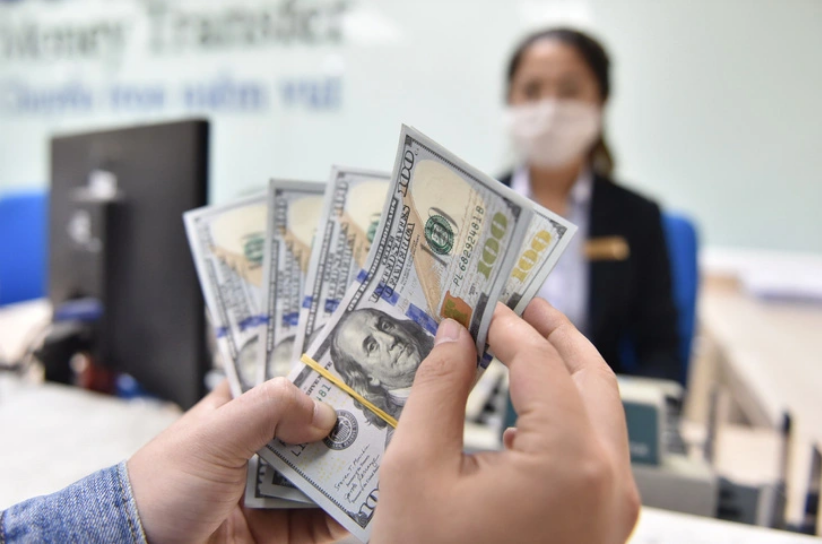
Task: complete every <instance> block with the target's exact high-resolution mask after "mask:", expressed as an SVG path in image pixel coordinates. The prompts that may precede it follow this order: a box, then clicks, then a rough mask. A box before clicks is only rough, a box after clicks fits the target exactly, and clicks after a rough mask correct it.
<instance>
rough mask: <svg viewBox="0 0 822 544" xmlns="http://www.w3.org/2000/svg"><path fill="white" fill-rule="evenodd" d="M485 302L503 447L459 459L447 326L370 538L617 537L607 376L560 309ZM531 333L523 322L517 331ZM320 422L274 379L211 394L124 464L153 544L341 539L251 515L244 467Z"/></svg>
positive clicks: (618, 465)
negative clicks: (498, 364)
mask: <svg viewBox="0 0 822 544" xmlns="http://www.w3.org/2000/svg"><path fill="white" fill-rule="evenodd" d="M524 317H525V320H524V321H523V320H522V319H520V318H519V317H516V316H515V315H514V314H513V312H511V311H510V310H508V309H507V308H504V307H502V305H499V306H498V308H497V310H496V313H495V315H494V320H493V322H492V324H491V328H490V329H489V336H488V338H489V342H490V344H491V347H492V349H494V350H495V353H497V355H498V356H499V358H500V359H501V360H502V361H503V362H505V363H506V364H507V366H508V367H509V369H510V371H511V394H512V399H513V402H514V405H515V407H516V409H517V411H518V413H519V414H520V417H519V420H518V422H517V424H518V428H517V430H516V431H509V432H507V433H506V438H505V443H506V451H503V452H496V453H484V454H479V455H465V454H463V453H462V426H463V416H464V412H465V399H466V397H467V396H468V391H469V389H470V387H471V383H472V381H473V379H474V376H475V372H474V370H475V364H476V352H475V351H474V345H473V340H472V339H471V337H470V335H469V334H468V332H467V331H466V330H465V329H464V328H462V326H461V325H458V324H456V322H454V321H453V320H446V321H445V322H444V325H443V326H442V327H440V330H439V331H438V334H437V337H436V342H437V345H436V346H435V347H434V349H433V350H432V352H431V354H430V355H429V356H428V357H427V358H426V359H425V361H423V363H422V364H421V366H420V370H419V371H418V373H417V377H416V381H415V382H414V385H413V387H412V392H411V395H410V397H409V398H408V402H407V405H406V408H405V411H404V412H403V417H402V420H401V421H400V424H399V427H398V428H397V430H396V433H395V436H394V439H393V441H392V442H391V445H390V447H389V448H388V451H387V454H386V457H385V459H384V461H383V464H382V467H381V469H380V478H381V486H380V493H381V497H380V506H379V509H378V510H377V515H376V519H375V525H376V527H375V528H374V533H373V535H372V542H376V543H382V542H390V543H395V542H415V543H416V542H426V543H437V542H475V543H479V544H482V543H486V542H487V543H491V542H494V543H496V542H547V541H551V542H559V543H565V542H573V543H583V544H585V543H597V544H598V543H610V542H624V540H625V539H626V538H627V536H628V535H629V534H630V531H631V528H632V527H633V525H634V523H635V521H636V516H637V512H638V507H639V506H638V497H637V493H636V488H635V486H634V482H633V478H632V476H631V471H630V465H629V455H628V444H627V434H626V430H625V421H624V417H623V412H622V406H621V404H620V400H619V392H618V390H617V387H616V381H615V379H614V375H613V373H612V372H611V370H610V369H609V368H608V366H607V365H606V364H605V362H604V361H603V360H602V358H601V357H600V355H599V354H598V353H597V351H596V350H595V349H594V348H593V346H592V345H591V344H590V343H589V342H588V341H587V340H586V339H585V338H584V337H583V336H582V335H581V334H580V333H579V332H578V331H577V330H576V329H574V328H573V326H572V325H571V324H570V323H569V322H568V320H567V319H566V318H565V317H564V316H563V315H562V314H560V313H559V312H557V311H556V310H554V309H553V308H551V307H550V306H549V305H548V304H547V303H546V302H544V301H541V300H537V301H535V302H533V303H532V304H531V305H530V306H529V307H528V309H527V310H526V312H525V316H524ZM529 324H530V325H529ZM334 422H335V415H334V413H333V411H331V410H330V409H328V408H327V406H326V405H325V404H324V403H317V402H314V401H312V400H311V399H310V398H309V397H308V396H306V395H304V394H303V393H301V392H300V391H298V390H297V388H296V387H294V386H293V385H292V384H290V383H288V382H287V381H285V380H283V379H281V378H280V379H275V380H271V381H268V382H266V383H265V384H263V385H260V386H257V387H255V388H253V389H252V390H250V391H249V392H247V393H245V394H243V395H242V396H240V397H239V398H237V399H234V400H230V395H229V391H228V387H227V386H226V384H225V383H224V384H223V385H222V386H221V387H220V388H218V390H217V391H215V392H214V393H212V394H211V395H209V396H208V397H206V398H205V399H204V400H203V401H201V402H200V404H198V405H197V406H195V407H194V408H193V409H192V410H190V411H189V412H188V413H187V414H186V415H185V416H184V417H183V418H182V419H181V420H180V421H179V422H177V423H176V424H175V425H174V426H172V427H171V428H169V429H168V430H167V431H166V432H164V433H163V434H161V435H160V436H159V437H157V438H156V439H155V440H153V441H152V442H151V443H149V444H148V445H147V446H145V447H144V448H143V449H141V450H140V451H139V452H137V454H135V455H134V457H132V458H131V459H130V460H129V462H128V470H129V476H130V481H131V485H132V489H133V495H134V498H135V501H136V503H137V507H138V510H139V512H140V518H141V522H142V526H143V528H144V530H145V532H146V535H147V537H148V540H149V541H151V542H183V541H185V542H191V541H204V540H206V539H208V538H209V537H211V540H212V541H215V542H219V541H238V542H246V541H249V542H253V541H256V542H306V543H308V542H323V541H330V540H332V539H335V538H340V537H341V536H343V535H344V534H345V533H344V531H343V530H342V528H341V527H339V526H338V525H337V524H336V523H335V522H334V521H332V520H331V518H330V517H328V516H327V515H326V514H324V513H323V512H322V511H321V510H319V509H312V510H249V509H245V508H243V507H242V505H241V504H240V498H241V496H242V493H243V485H244V482H245V470H246V468H245V461H246V460H247V459H248V457H250V456H251V454H252V453H253V452H254V451H255V449H256V448H259V447H260V446H261V444H262V443H264V442H265V441H266V440H268V437H270V436H272V435H276V436H277V437H278V438H281V439H283V440H285V441H288V442H291V443H296V442H309V441H313V440H320V439H323V438H324V437H325V436H326V435H327V434H328V432H329V430H330V429H331V428H332V426H333V425H334Z"/></svg>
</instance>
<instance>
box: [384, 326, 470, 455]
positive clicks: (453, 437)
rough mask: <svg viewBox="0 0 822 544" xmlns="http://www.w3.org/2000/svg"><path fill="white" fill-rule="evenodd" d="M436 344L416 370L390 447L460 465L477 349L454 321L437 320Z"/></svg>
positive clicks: (463, 329) (466, 333)
mask: <svg viewBox="0 0 822 544" xmlns="http://www.w3.org/2000/svg"><path fill="white" fill-rule="evenodd" d="M434 342H435V345H434V349H433V350H431V353H430V354H429V355H428V357H426V358H425V360H424V361H423V362H422V364H421V365H420V367H419V369H418V370H417V375H416V377H415V378H414V385H413V386H412V387H411V395H410V396H409V397H408V401H407V402H406V404H405V408H403V411H402V417H401V418H400V422H399V426H398V427H397V431H396V432H395V434H394V437H393V439H392V440H391V448H390V449H391V450H395V452H396V451H399V452H401V453H406V452H407V453H409V456H412V457H413V458H414V460H415V461H416V462H419V463H424V464H426V465H428V464H435V463H442V462H446V463H452V464H454V465H456V466H458V462H459V459H461V457H462V435H463V429H464V425H465V403H466V402H467V401H468V393H469V391H470V390H471V386H472V385H473V383H474V380H475V378H476V368H477V352H476V349H475V347H474V341H473V340H472V339H471V335H470V334H468V331H467V330H466V329H465V327H463V326H462V325H460V324H459V323H457V322H456V321H454V320H453V319H445V320H444V321H443V322H442V323H440V326H439V329H438V330H437V337H436V339H435V341H434ZM395 452H392V453H394V455H395V456H396V453H395Z"/></svg>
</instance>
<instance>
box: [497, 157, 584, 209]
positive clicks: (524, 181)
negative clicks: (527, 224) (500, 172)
mask: <svg viewBox="0 0 822 544" xmlns="http://www.w3.org/2000/svg"><path fill="white" fill-rule="evenodd" d="M511 188H512V189H513V190H514V191H516V192H517V193H519V194H521V195H524V196H527V197H528V198H530V199H531V200H534V192H533V191H532V190H531V174H530V172H529V171H528V166H526V165H523V166H520V167H519V168H517V169H516V170H515V171H514V174H513V176H511ZM593 193H594V176H593V174H592V173H591V170H590V169H589V168H587V167H585V168H583V169H582V170H581V171H580V173H579V176H577V180H576V181H575V182H574V186H573V187H571V192H570V193H569V195H568V200H569V202H570V204H571V205H572V206H573V207H581V206H587V205H588V204H590V202H591V197H592V195H593Z"/></svg>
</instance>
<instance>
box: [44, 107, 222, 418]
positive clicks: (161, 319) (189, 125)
mask: <svg viewBox="0 0 822 544" xmlns="http://www.w3.org/2000/svg"><path fill="white" fill-rule="evenodd" d="M208 147H209V126H208V122H207V121H204V120H192V121H181V122H172V123H164V124H157V125H146V126H138V127H131V128H123V129H118V130H109V131H103V132H93V133H87V134H77V135H70V136H59V137H55V138H53V139H52V141H51V200H50V204H51V206H50V214H49V218H50V226H49V235H50V239H49V248H50V252H49V257H50V263H49V298H50V299H51V302H52V304H53V307H54V309H55V316H62V318H60V317H56V318H55V319H63V320H65V319H71V315H72V313H73V307H75V306H78V305H79V306H80V307H81V308H82V310H81V312H80V313H82V314H83V318H82V319H83V320H84V321H92V322H93V325H92V330H93V335H92V337H93V344H92V349H91V353H92V355H93V357H94V360H95V361H96V362H97V363H98V364H100V365H101V366H103V367H106V368H109V369H112V370H115V371H117V372H125V373H128V374H130V375H132V376H133V377H134V378H135V379H136V380H137V381H138V382H139V383H140V384H141V385H142V386H143V387H144V388H145V389H147V390H148V391H150V392H152V393H154V394H156V395H157V396H159V397H162V398H165V399H169V400H172V401H174V402H176V403H178V404H180V405H181V406H182V407H183V408H188V407H189V406H191V405H193V404H194V403H195V402H196V401H197V400H198V399H199V398H200V397H201V396H202V395H203V393H204V391H205V387H204V383H203V378H204V375H205V372H206V371H207V369H208V367H209V362H208V356H207V352H206V341H205V315H204V310H203V299H202V294H201V292H200V286H199V283H198V280H197V275H196V272H195V270H194V265H193V263H192V261H191V253H190V251H189V248H188V242H187V240H186V235H185V229H184V226H183V218H182V214H183V212H184V211H186V210H190V209H192V208H197V207H199V206H203V205H205V204H206V199H207V180H208ZM77 301H82V303H79V304H78V302H77ZM89 308H92V310H91V311H90V310H89ZM94 308H96V309H97V310H96V311H97V313H98V314H99V315H92V317H93V319H89V314H90V313H91V314H94V313H95V310H94Z"/></svg>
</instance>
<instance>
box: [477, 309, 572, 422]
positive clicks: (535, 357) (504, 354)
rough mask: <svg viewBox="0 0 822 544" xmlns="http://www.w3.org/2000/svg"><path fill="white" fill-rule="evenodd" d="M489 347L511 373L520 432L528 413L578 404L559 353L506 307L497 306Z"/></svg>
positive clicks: (489, 330)
mask: <svg viewBox="0 0 822 544" xmlns="http://www.w3.org/2000/svg"><path fill="white" fill-rule="evenodd" d="M488 343H489V346H490V348H491V351H493V352H494V355H496V357H497V358H498V359H499V360H500V361H502V363H503V364H504V365H505V366H507V367H508V369H509V389H510V393H511V403H512V404H513V405H514V409H515V410H516V412H517V415H518V417H519V419H518V420H517V427H519V428H520V431H522V430H523V425H522V424H521V420H522V418H523V417H524V416H525V415H527V414H528V413H532V412H542V411H545V410H546V409H548V407H549V406H551V405H552V404H553V403H555V402H557V401H563V400H565V401H568V402H571V403H573V402H574V400H573V398H572V397H573V396H574V395H575V392H574V390H573V384H572V382H571V378H570V374H569V373H568V370H567V369H566V368H565V364H564V363H563V362H562V359H561V358H560V356H559V354H558V353H557V351H556V350H555V349H554V348H553V347H552V346H551V344H550V343H549V342H548V341H547V340H545V338H543V337H542V336H541V335H540V334H539V333H538V332H537V331H536V330H535V329H534V328H533V327H532V326H530V325H529V324H528V323H526V322H525V321H523V320H522V319H521V318H519V317H518V316H517V315H516V314H515V313H514V312H513V311H511V310H510V309H509V308H508V307H506V306H505V305H503V304H497V308H496V310H495V312H494V318H493V320H492V321H491V327H490V328H489V329H488ZM551 410H552V411H556V410H555V408H552V409H551Z"/></svg>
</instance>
